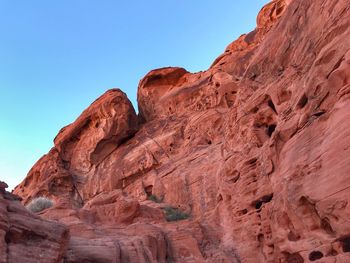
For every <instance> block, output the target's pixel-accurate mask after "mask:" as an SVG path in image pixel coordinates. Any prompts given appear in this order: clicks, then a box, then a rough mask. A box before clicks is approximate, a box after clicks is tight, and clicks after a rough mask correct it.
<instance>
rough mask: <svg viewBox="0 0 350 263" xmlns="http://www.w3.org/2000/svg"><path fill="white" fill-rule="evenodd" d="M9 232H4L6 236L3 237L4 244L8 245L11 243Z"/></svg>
mask: <svg viewBox="0 0 350 263" xmlns="http://www.w3.org/2000/svg"><path fill="white" fill-rule="evenodd" d="M10 235H11V234H10V232H6V235H5V242H6V244H10V243H11V237H10Z"/></svg>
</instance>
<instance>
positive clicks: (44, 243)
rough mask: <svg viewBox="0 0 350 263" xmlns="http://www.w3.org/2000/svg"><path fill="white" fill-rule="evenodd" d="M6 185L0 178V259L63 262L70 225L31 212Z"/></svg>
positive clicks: (4, 262) (33, 262)
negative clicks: (8, 190) (66, 225)
mask: <svg viewBox="0 0 350 263" xmlns="http://www.w3.org/2000/svg"><path fill="white" fill-rule="evenodd" d="M6 188H7V185H6V184H5V183H3V182H1V181H0V262H1V263H8V262H28V263H36V262H62V260H63V258H64V256H65V254H66V250H67V247H68V242H69V230H68V228H67V227H65V226H64V225H63V224H60V223H58V222H53V221H48V220H44V219H42V218H40V217H39V216H37V215H34V214H32V213H30V212H29V211H27V210H26V209H25V208H24V207H23V206H22V205H21V203H20V201H19V200H20V199H19V198H18V197H16V196H14V195H12V194H10V193H8V192H6V191H5V189H6Z"/></svg>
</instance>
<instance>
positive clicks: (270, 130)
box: [266, 124, 277, 137]
mask: <svg viewBox="0 0 350 263" xmlns="http://www.w3.org/2000/svg"><path fill="white" fill-rule="evenodd" d="M276 127H277V125H276V124H270V125H269V126H267V131H266V132H267V135H268V136H269V137H271V136H272V134H273V133H274V132H275V130H276Z"/></svg>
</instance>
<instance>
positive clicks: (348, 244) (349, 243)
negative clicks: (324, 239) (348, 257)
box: [340, 236, 350, 252]
mask: <svg viewBox="0 0 350 263" xmlns="http://www.w3.org/2000/svg"><path fill="white" fill-rule="evenodd" d="M340 242H341V244H342V249H343V252H350V236H348V237H344V238H341V239H340Z"/></svg>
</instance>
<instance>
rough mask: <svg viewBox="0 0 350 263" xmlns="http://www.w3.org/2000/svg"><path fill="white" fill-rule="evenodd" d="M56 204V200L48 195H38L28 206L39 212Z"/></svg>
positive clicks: (31, 209)
mask: <svg viewBox="0 0 350 263" xmlns="http://www.w3.org/2000/svg"><path fill="white" fill-rule="evenodd" d="M53 205H54V202H53V201H52V200H50V199H49V198H47V197H38V198H35V199H33V200H32V201H31V202H30V203H29V204H28V205H27V206H26V208H27V209H28V210H29V211H31V212H33V213H39V212H41V211H43V210H45V209H48V208H50V207H52V206H53Z"/></svg>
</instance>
